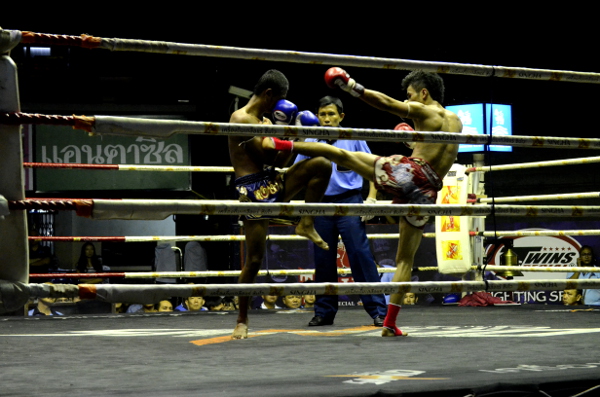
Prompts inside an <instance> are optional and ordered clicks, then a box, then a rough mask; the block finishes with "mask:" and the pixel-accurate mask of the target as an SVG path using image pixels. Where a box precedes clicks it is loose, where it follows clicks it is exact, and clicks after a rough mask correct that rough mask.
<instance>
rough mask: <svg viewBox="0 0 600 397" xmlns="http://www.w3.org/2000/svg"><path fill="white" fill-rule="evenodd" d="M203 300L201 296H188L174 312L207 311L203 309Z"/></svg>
mask: <svg viewBox="0 0 600 397" xmlns="http://www.w3.org/2000/svg"><path fill="white" fill-rule="evenodd" d="M204 303H205V300H204V298H203V297H201V296H190V297H189V298H186V299H185V300H184V301H183V303H182V304H181V305H179V306H177V307H176V308H175V311H176V312H187V311H190V312H198V311H207V310H208V309H207V308H206V307H204Z"/></svg>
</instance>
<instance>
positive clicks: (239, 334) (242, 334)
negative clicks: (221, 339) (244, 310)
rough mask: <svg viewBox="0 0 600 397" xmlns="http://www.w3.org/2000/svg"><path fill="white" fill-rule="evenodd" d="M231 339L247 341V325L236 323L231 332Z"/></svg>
mask: <svg viewBox="0 0 600 397" xmlns="http://www.w3.org/2000/svg"><path fill="white" fill-rule="evenodd" d="M231 339H248V324H244V323H238V324H237V325H236V326H235V329H234V330H233V334H232V335H231Z"/></svg>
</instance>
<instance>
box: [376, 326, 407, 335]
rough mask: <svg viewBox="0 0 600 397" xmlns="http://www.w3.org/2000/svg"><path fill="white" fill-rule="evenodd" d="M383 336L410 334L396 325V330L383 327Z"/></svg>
mask: <svg viewBox="0 0 600 397" xmlns="http://www.w3.org/2000/svg"><path fill="white" fill-rule="evenodd" d="M381 336H408V332H404V331H402V330H401V329H400V328H398V327H396V330H395V331H394V330H392V329H389V328H386V327H383V329H382V330H381Z"/></svg>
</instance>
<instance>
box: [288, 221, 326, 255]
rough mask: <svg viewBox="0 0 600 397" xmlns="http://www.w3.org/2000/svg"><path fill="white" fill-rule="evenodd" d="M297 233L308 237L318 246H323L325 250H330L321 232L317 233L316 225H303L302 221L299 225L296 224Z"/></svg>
mask: <svg viewBox="0 0 600 397" xmlns="http://www.w3.org/2000/svg"><path fill="white" fill-rule="evenodd" d="M296 234H297V235H299V236H302V237H306V238H307V239H309V240H310V241H312V242H313V243H315V245H316V246H317V247H319V248H322V249H324V250H325V251H327V250H329V244H327V243H326V242H325V241H323V239H322V238H321V236H319V233H317V231H316V230H315V228H314V226H310V227H306V226H303V225H302V223H300V224H299V225H298V226H296Z"/></svg>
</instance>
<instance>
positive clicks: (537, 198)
mask: <svg viewBox="0 0 600 397" xmlns="http://www.w3.org/2000/svg"><path fill="white" fill-rule="evenodd" d="M597 198H600V192H587V193H566V194H543V195H532V196H506V197H482V198H479V199H477V201H478V202H480V203H485V204H487V203H492V202H494V203H518V202H524V201H551V200H572V199H576V200H579V199H597Z"/></svg>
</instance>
